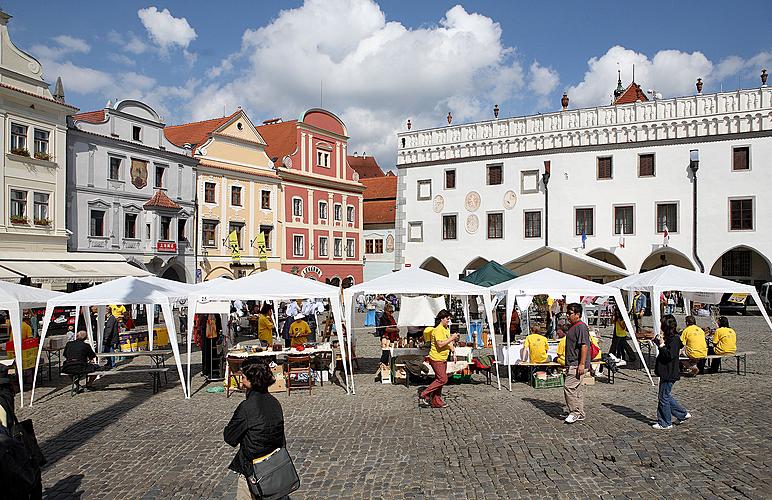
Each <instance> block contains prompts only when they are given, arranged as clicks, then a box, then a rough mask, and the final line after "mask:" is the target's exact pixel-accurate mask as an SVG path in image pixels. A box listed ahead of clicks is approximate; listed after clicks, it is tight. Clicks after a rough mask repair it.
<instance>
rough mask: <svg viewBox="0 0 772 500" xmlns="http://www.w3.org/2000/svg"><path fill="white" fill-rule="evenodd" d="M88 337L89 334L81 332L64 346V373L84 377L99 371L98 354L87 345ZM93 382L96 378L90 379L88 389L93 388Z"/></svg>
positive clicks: (87, 381) (87, 383)
mask: <svg viewBox="0 0 772 500" xmlns="http://www.w3.org/2000/svg"><path fill="white" fill-rule="evenodd" d="M86 337H88V334H87V333H86V332H84V331H83V330H81V331H79V332H78V333H77V335H75V340H71V341H69V342H67V345H65V346H64V363H63V364H62V373H66V374H67V375H77V376H83V375H86V374H88V373H93V372H95V371H97V370H99V364H98V363H96V359H97V357H96V353H94V350H93V349H92V348H91V346H90V345H89V344H87V343H86ZM93 381H94V377H88V379H87V380H86V387H89V386H91V383H92V382H93Z"/></svg>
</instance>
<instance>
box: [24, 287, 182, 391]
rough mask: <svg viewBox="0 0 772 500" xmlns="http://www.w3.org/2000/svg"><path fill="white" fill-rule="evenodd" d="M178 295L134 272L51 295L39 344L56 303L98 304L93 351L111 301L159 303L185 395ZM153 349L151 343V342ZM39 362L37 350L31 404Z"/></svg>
mask: <svg viewBox="0 0 772 500" xmlns="http://www.w3.org/2000/svg"><path fill="white" fill-rule="evenodd" d="M179 296H180V295H179V294H178V293H177V292H172V291H170V290H169V289H167V288H163V287H160V286H157V285H154V284H152V283H148V282H147V281H144V280H143V279H141V278H136V277H133V276H127V277H124V278H119V279H117V280H114V281H108V282H106V283H101V284H99V285H95V286H93V287H91V288H86V289H83V290H79V291H77V292H72V293H68V294H63V295H62V296H60V297H55V298H52V299H50V300H49V301H48V302H47V304H46V315H45V317H44V318H43V332H42V333H41V335H40V342H41V344H42V343H43V342H44V341H45V338H46V334H47V332H48V327H49V324H50V321H51V313H52V312H53V310H54V308H55V307H77V308H79V309H81V308H88V307H89V306H97V307H98V309H99V312H98V314H99V321H97V341H96V349H95V350H96V352H100V351H101V350H102V336H103V334H104V318H105V315H106V312H107V306H108V305H111V304H144V305H156V304H158V305H160V306H161V311H162V312H163V317H164V320H165V322H166V328H167V330H168V331H169V339H170V340H171V342H170V343H171V347H172V352H173V353H174V361H175V363H176V364H177V373H178V374H179V377H180V383H181V384H182V392H183V394H184V395H185V398H188V397H189V396H188V392H187V387H186V386H185V383H184V382H183V381H184V380H185V378H184V376H183V372H182V361H181V359H180V352H179V346H178V345H177V341H176V339H177V329H176V327H175V325H174V320H173V319H172V318H173V317H172V303H173V302H174V301H175V300H176V299H177V298H178V297H179ZM147 316H148V331H149V332H150V331H152V329H153V324H152V322H153V314H152V311H150V312H149V313H148V315H147ZM86 328H87V330H90V329H91V322H90V321H86ZM150 348H151V349H152V346H150ZM38 365H40V352H38V359H37V363H36V364H35V380H34V382H33V384H32V397H31V398H30V404H32V401H33V400H34V399H35V385H36V383H37V367H38Z"/></svg>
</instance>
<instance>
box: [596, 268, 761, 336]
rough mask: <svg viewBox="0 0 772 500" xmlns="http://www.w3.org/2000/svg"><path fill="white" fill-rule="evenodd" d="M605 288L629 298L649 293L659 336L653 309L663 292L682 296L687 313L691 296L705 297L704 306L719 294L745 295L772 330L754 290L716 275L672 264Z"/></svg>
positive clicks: (655, 330) (656, 310)
mask: <svg viewBox="0 0 772 500" xmlns="http://www.w3.org/2000/svg"><path fill="white" fill-rule="evenodd" d="M608 285H609V286H613V287H616V288H619V289H620V290H627V291H628V295H630V296H632V293H633V292H634V291H641V292H649V296H650V297H651V300H652V308H651V315H652V321H653V322H654V325H653V326H654V333H655V335H659V333H660V324H659V323H660V318H659V316H660V311H659V307H655V306H658V305H659V296H660V294H661V293H662V292H681V293H683V294H684V308H685V309H686V310H687V311H688V310H689V307H688V302H689V299H690V298H696V297H695V295H693V294H704V295H702V296H701V297H700V300H701V301H703V302H706V303H709V302H713V303H718V302H720V301H721V295H722V294H724V293H744V294H748V295H750V296H751V297H753V300H754V302H756V305H757V306H759V310H760V311H761V315H762V316H764V320H765V321H766V322H767V325H768V326H769V328H770V329H772V323H770V321H769V316H768V315H767V311H766V310H765V309H764V305H763V304H762V303H761V297H759V293H758V292H757V291H756V288H755V287H753V286H751V285H744V284H742V283H737V282H736V281H731V280H728V279H724V278H719V277H718V276H713V275H711V274H703V273H699V272H697V271H691V270H689V269H684V268H683V267H677V266H672V265H671V266H664V267H660V268H658V269H653V270H651V271H647V272H645V273H641V274H636V275H634V276H628V277H627V278H622V279H620V280H617V281H612V282H611V283H609V284H608ZM713 294H715V295H716V297H715V298H711V297H710V296H711V295H713ZM716 299H717V300H716ZM655 301H656V302H655Z"/></svg>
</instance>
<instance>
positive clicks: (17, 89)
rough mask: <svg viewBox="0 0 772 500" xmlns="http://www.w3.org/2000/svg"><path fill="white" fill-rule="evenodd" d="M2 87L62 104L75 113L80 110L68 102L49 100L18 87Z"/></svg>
mask: <svg viewBox="0 0 772 500" xmlns="http://www.w3.org/2000/svg"><path fill="white" fill-rule="evenodd" d="M0 87H3V88H6V89H10V90H15V91H16V92H21V93H22V94H27V95H31V96H32V97H37V98H38V99H43V100H44V101H48V102H53V103H55V104H61V105H62V106H64V107H67V108H70V109H74V110H75V111H78V108H76V107H75V106H72V105H71V104H67V103H66V102H59V101H57V100H54V99H49V98H48V97H45V96H42V95H37V94H34V93H32V92H28V91H26V90H22V89H19V88H16V87H14V86H12V85H7V84H5V83H0Z"/></svg>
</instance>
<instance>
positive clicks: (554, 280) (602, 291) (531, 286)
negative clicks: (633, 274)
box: [491, 268, 618, 296]
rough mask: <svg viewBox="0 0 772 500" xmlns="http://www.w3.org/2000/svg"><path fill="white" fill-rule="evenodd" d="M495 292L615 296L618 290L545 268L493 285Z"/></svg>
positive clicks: (492, 288)
mask: <svg viewBox="0 0 772 500" xmlns="http://www.w3.org/2000/svg"><path fill="white" fill-rule="evenodd" d="M491 290H492V291H493V292H508V293H512V294H514V295H542V294H549V295H553V296H554V295H603V296H613V295H615V294H616V293H617V292H618V290H617V289H616V288H614V287H611V286H609V285H602V284H600V283H595V282H594V281H589V280H586V279H584V278H580V277H578V276H573V275H571V274H566V273H562V272H560V271H555V270H554V269H550V268H544V269H541V270H539V271H536V272H533V273H530V274H526V275H525V276H520V277H518V278H515V279H513V280H509V281H505V282H504V283H499V284H498V285H496V286H493V287H491Z"/></svg>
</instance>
